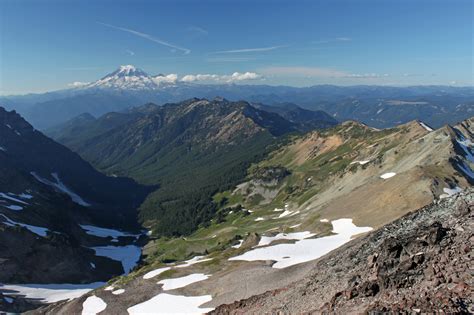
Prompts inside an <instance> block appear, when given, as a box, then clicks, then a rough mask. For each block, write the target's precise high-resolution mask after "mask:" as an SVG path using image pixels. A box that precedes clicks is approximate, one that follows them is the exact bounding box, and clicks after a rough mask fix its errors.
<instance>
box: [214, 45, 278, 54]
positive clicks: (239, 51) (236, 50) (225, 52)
mask: <svg viewBox="0 0 474 315" xmlns="http://www.w3.org/2000/svg"><path fill="white" fill-rule="evenodd" d="M283 47H287V46H286V45H282V46H271V47H258V48H242V49H232V50H221V51H215V52H212V53H211V54H239V53H249V52H261V51H270V50H275V49H278V48H283Z"/></svg>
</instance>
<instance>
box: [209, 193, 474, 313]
mask: <svg viewBox="0 0 474 315" xmlns="http://www.w3.org/2000/svg"><path fill="white" fill-rule="evenodd" d="M473 210H474V190H473V189H471V190H469V191H466V192H462V193H460V194H458V195H455V196H453V197H451V198H447V199H445V200H442V201H440V202H437V203H433V204H431V205H429V206H427V207H424V208H422V209H420V210H418V211H415V212H413V213H409V214H407V215H405V216H404V217H402V218H400V219H399V220H396V221H394V222H393V223H390V224H388V225H385V226H383V227H382V228H380V229H379V230H377V231H375V232H373V233H371V234H369V235H367V236H365V237H362V238H359V239H356V240H354V241H352V242H350V243H348V244H347V245H346V246H343V247H341V248H340V249H338V250H336V251H334V252H332V253H330V254H329V255H327V256H325V257H323V258H322V259H320V261H319V262H318V263H317V264H316V265H315V267H314V269H313V272H311V273H310V274H308V276H307V277H306V278H305V279H303V280H301V281H298V282H295V283H293V284H292V285H290V286H288V287H285V288H281V289H279V290H274V291H269V292H266V293H264V294H262V295H258V296H254V297H251V298H249V299H247V300H243V301H239V302H235V303H233V304H230V305H223V306H220V307H218V308H217V309H216V310H215V311H214V312H213V314H244V313H245V314H249V313H259V314H261V313H285V314H286V313H291V314H294V313H303V312H315V313H327V312H329V313H332V312H336V313H341V314H344V313H353V312H356V313H378V312H402V313H418V312H439V311H443V312H448V313H469V312H473V311H474V303H473V298H472V287H473V280H472V276H471V273H470V272H471V271H470V268H469V265H470V264H471V263H472V246H473V243H474V235H473V230H474V229H473V227H474V220H473V217H474V215H473Z"/></svg>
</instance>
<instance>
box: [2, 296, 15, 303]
mask: <svg viewBox="0 0 474 315" xmlns="http://www.w3.org/2000/svg"><path fill="white" fill-rule="evenodd" d="M3 299H4V300H5V301H6V302H7V303H9V304H12V303H13V299H12V298H11V297H7V296H4V297H3Z"/></svg>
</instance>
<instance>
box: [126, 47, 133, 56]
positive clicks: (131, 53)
mask: <svg viewBox="0 0 474 315" xmlns="http://www.w3.org/2000/svg"><path fill="white" fill-rule="evenodd" d="M125 52H126V53H127V54H129V55H130V56H135V52H133V51H131V50H130V49H126V50H125Z"/></svg>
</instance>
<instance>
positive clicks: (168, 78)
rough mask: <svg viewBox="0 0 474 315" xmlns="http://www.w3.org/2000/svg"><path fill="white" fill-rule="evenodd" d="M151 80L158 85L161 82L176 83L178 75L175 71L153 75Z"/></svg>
mask: <svg viewBox="0 0 474 315" xmlns="http://www.w3.org/2000/svg"><path fill="white" fill-rule="evenodd" d="M153 81H154V82H155V83H156V84H158V85H159V84H161V83H176V81H178V75H177V74H175V73H171V74H168V75H159V76H156V77H154V78H153Z"/></svg>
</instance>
